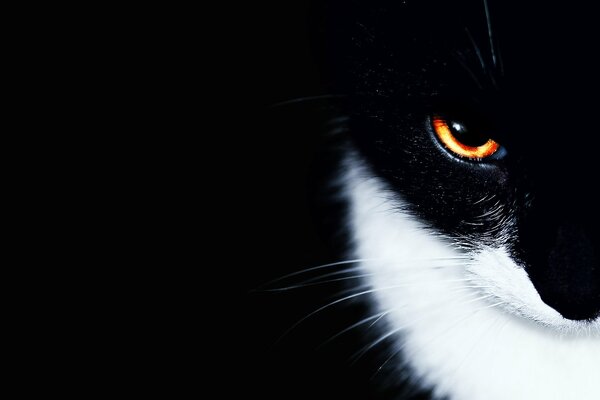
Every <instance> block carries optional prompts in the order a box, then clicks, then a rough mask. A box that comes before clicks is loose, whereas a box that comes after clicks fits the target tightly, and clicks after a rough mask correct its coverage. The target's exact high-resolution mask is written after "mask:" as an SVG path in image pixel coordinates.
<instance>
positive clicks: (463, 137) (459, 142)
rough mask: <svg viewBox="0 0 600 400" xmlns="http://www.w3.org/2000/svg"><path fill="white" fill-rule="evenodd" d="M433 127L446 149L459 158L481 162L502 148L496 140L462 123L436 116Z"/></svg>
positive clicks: (433, 119)
mask: <svg viewBox="0 0 600 400" xmlns="http://www.w3.org/2000/svg"><path fill="white" fill-rule="evenodd" d="M432 125H433V130H434V131H435V134H436V135H437V137H438V139H439V140H440V142H441V143H442V144H443V145H444V147H446V148H447V149H448V150H450V151H451V152H452V153H454V154H456V155H458V156H459V157H463V158H468V159H471V160H481V159H484V158H487V157H490V156H491V155H493V154H494V153H496V152H497V151H498V149H499V148H500V145H499V144H498V143H497V142H495V141H494V140H492V139H489V138H487V137H485V136H482V135H481V134H478V133H477V132H475V131H471V130H469V129H468V128H467V127H466V126H465V125H464V124H462V123H460V122H457V121H453V120H450V119H446V118H443V117H440V116H434V117H433V118H432Z"/></svg>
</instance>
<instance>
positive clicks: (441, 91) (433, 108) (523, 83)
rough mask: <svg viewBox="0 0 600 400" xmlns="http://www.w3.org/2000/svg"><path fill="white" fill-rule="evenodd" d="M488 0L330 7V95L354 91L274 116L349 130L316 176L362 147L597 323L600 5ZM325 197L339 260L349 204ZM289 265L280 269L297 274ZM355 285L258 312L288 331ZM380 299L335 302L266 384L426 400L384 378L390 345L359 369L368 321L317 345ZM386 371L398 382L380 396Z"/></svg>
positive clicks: (319, 45) (545, 291)
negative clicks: (436, 124)
mask: <svg viewBox="0 0 600 400" xmlns="http://www.w3.org/2000/svg"><path fill="white" fill-rule="evenodd" d="M488 3H489V4H488V11H489V19H488V15H486V10H485V7H484V5H485V3H484V1H483V0H460V1H443V0H406V1H402V0H371V1H364V0H363V1H359V0H329V1H327V2H317V4H315V6H314V17H313V21H319V23H318V24H317V25H318V27H319V28H318V29H316V30H315V32H316V33H315V35H314V36H315V43H316V45H315V48H316V49H317V53H318V57H319V61H320V64H321V66H322V69H323V80H324V81H325V83H326V85H327V89H328V92H329V93H331V94H335V95H336V96H337V95H340V96H342V97H339V98H335V99H328V100H327V99H324V100H319V101H316V102H310V105H309V106H307V105H306V103H305V104H304V105H301V106H300V107H298V106H297V105H296V106H294V105H291V106H289V108H293V109H295V110H296V111H295V112H289V108H288V109H287V110H288V111H282V110H281V108H274V109H271V110H270V111H269V114H268V119H272V118H273V115H276V116H278V117H281V115H282V113H283V114H284V115H285V117H284V118H282V119H284V120H285V118H288V121H289V125H293V127H291V126H288V127H287V129H288V130H287V131H286V123H285V122H283V123H281V124H278V125H277V128H276V131H277V132H278V134H287V132H289V131H290V130H291V131H294V132H296V136H300V135H302V131H303V130H304V131H305V132H308V131H310V132H311V134H313V135H314V133H315V132H319V131H327V132H328V133H327V134H329V135H330V134H331V131H332V130H334V129H335V130H337V134H336V135H334V137H335V139H334V140H333V141H334V145H333V147H334V148H335V149H336V150H335V151H333V152H329V151H327V152H325V153H324V154H322V157H318V159H319V160H325V161H321V162H317V166H316V169H315V171H317V172H315V176H317V177H319V179H316V178H315V177H314V176H313V178H311V180H312V181H313V182H315V181H316V180H324V181H327V177H328V176H329V175H327V173H331V172H332V168H333V165H335V160H336V158H335V157H337V156H338V155H339V150H340V149H341V150H342V151H343V146H345V145H350V146H352V147H353V148H355V149H357V150H358V151H359V152H361V153H362V155H363V156H364V157H365V158H366V159H367V160H368V162H369V163H370V164H371V165H372V166H373V168H374V169H375V170H376V171H377V173H378V174H379V175H380V176H382V177H383V178H384V179H385V180H386V181H387V182H388V183H389V184H390V185H391V186H392V188H393V189H394V190H395V191H397V192H398V193H399V194H401V195H402V196H403V198H404V199H406V200H407V203H408V205H407V207H409V208H410V210H411V211H412V212H413V213H415V214H416V215H418V216H419V217H420V218H422V219H423V220H424V221H426V222H427V223H429V224H430V225H432V226H433V227H435V228H437V229H439V230H441V231H442V232H443V233H445V234H447V235H449V236H450V237H453V238H454V239H455V241H456V242H457V243H459V244H460V245H463V246H467V247H474V246H478V245H480V244H485V245H490V246H494V245H496V244H498V243H501V242H507V244H508V245H509V248H510V250H511V253H512V254H511V255H512V256H513V258H514V259H515V260H517V261H518V262H521V263H522V264H523V265H524V266H525V268H526V270H527V272H528V273H529V275H530V277H531V279H532V281H533V283H534V285H535V287H536V288H537V290H538V291H539V293H540V295H541V297H542V299H543V300H544V301H545V302H546V303H547V304H548V305H550V306H552V307H554V308H555V309H556V310H558V311H559V312H560V313H561V314H562V315H563V316H565V317H566V318H569V319H575V320H584V319H592V318H595V317H597V316H598V314H599V312H600V267H599V259H598V257H599V256H600V252H599V246H600V239H599V237H598V235H599V234H598V227H599V226H600V225H599V223H600V221H599V219H600V218H599V216H598V211H597V208H596V207H597V206H598V204H599V201H598V200H599V199H598V194H597V191H596V190H595V183H596V180H597V179H596V178H595V175H596V171H597V169H598V167H597V165H596V162H597V156H596V154H597V153H598V149H597V148H596V145H595V142H594V137H593V135H594V134H595V130H596V125H595V115H596V109H597V100H596V98H595V97H594V95H595V93H597V89H598V86H599V83H600V78H599V77H598V72H597V71H598V65H597V61H596V57H595V54H594V53H595V49H596V43H597V39H598V33H597V32H596V30H595V28H594V27H595V25H596V22H595V16H596V14H595V12H594V8H593V6H591V5H589V4H587V3H585V2H583V1H578V2H576V3H572V2H571V3H569V5H568V7H567V6H565V5H564V4H563V3H560V4H557V5H554V4H550V3H548V2H542V1H538V0H536V1H529V2H527V4H523V2H521V1H516V0H508V1H506V0H502V1H500V0H489V2H488ZM490 27H491V29H490ZM490 30H491V36H490ZM299 104H302V102H300V103H299ZM332 104H335V106H332ZM436 114H441V115H444V116H446V117H447V118H449V119H454V120H457V121H461V122H463V123H464V124H465V125H466V126H468V127H469V129H475V130H477V131H478V132H480V133H481V135H484V136H486V137H487V136H489V137H491V138H493V139H494V140H496V141H497V142H499V143H500V144H501V146H502V148H501V150H500V151H499V152H498V153H497V154H496V155H494V156H493V157H491V158H489V159H486V160H480V161H472V160H465V159H460V158H458V157H457V156H455V155H453V154H452V153H451V152H449V151H448V150H446V149H445V148H444V147H443V146H441V145H440V144H439V143H438V141H437V140H436V138H435V135H434V133H433V131H432V127H431V117H432V116H433V115H436ZM315 115H318V117H317V118H315ZM300 120H301V121H303V122H302V124H301V125H300V126H298V121H300ZM332 120H334V121H335V123H330V121H332ZM328 121H329V122H328ZM331 145H332V143H331V142H328V143H327V144H322V146H324V147H328V148H330V147H331ZM277 151H282V150H281V149H279V150H277ZM283 151H285V150H283ZM332 157H333V158H332ZM274 168H275V167H274ZM323 171H328V172H327V173H325V172H323ZM319 193H322V192H319ZM312 198H313V199H315V198H316V199H317V202H318V203H320V204H321V206H319V207H320V210H321V211H320V212H318V213H317V219H318V220H320V221H324V220H325V222H326V223H325V225H326V226H327V227H329V228H328V229H326V230H325V232H327V234H326V235H325V236H326V237H328V238H330V239H331V238H334V240H333V242H334V245H333V246H331V245H329V249H331V248H333V249H334V251H333V252H332V253H329V252H328V251H327V250H322V251H323V253H322V254H320V257H317V259H318V260H320V261H323V262H325V261H331V260H335V257H336V255H332V254H337V256H339V252H338V250H341V252H343V243H344V238H345V236H344V232H343V230H340V229H338V228H341V227H343V226H341V225H339V223H340V222H339V221H340V220H342V219H343V212H344V209H343V204H340V203H333V204H332V203H331V202H328V203H327V204H328V206H327V207H325V208H323V206H322V204H323V202H322V201H319V200H320V199H322V197H319V196H316V197H315V196H313V197H312ZM329 198H331V197H329ZM490 210H495V212H494V213H489V211H490ZM511 222H514V224H512V225H511ZM331 227H333V228H331ZM325 242H327V241H326V240H324V239H319V243H321V244H322V243H325ZM328 243H330V242H328ZM324 247H327V246H324ZM288 266H289V263H288ZM296 267H298V263H296ZM278 272H281V273H277V274H276V275H275V276H273V277H276V276H281V275H284V274H285V272H286V271H278ZM350 284H351V282H350ZM347 288H348V285H345V284H343V285H342V284H340V285H338V284H332V285H331V286H328V287H325V288H323V291H322V292H318V293H315V292H314V291H311V292H310V293H309V294H308V296H307V297H308V298H306V297H304V298H303V300H292V303H293V307H291V308H289V310H291V311H290V312H291V313H292V315H293V316H294V317H296V318H293V317H289V318H284V319H283V320H282V321H281V323H280V324H279V323H278V324H275V323H274V322H273V321H271V320H268V318H269V315H275V316H274V317H273V318H275V319H277V318H279V316H280V315H282V314H285V313H286V312H287V310H288V308H287V306H284V305H283V304H281V303H280V304H277V305H274V306H273V305H272V306H270V307H272V309H269V308H266V310H267V311H263V314H262V315H263V317H262V319H259V321H262V323H263V324H265V327H263V328H264V331H265V332H266V331H269V329H272V331H271V332H270V334H271V337H272V336H276V335H274V334H273V331H276V332H278V333H282V332H283V331H285V328H287V327H289V326H290V325H292V324H293V323H294V321H296V320H297V319H298V317H302V316H304V315H306V313H308V312H310V311H312V310H314V309H316V308H318V307H319V306H320V305H322V304H324V301H321V300H324V299H325V298H326V297H327V295H328V294H334V293H335V292H337V291H338V290H344V289H347ZM311 290H312V289H311ZM268 301H269V300H265V302H262V300H261V302H259V303H260V306H261V307H266V306H265V305H264V304H265V303H266V302H268ZM275 301H276V302H277V301H279V300H275ZM288 304H289V303H288ZM299 304H302V306H299ZM365 307H366V306H365V305H364V304H360V303H359V304H356V305H355V306H353V307H350V308H343V307H342V308H341V309H340V308H335V309H333V310H328V314H326V315H327V316H332V315H333V317H327V316H325V317H324V318H322V319H317V320H316V321H313V323H310V322H309V324H308V325H303V326H302V328H300V329H301V331H300V333H299V334H297V335H298V336H294V337H293V339H292V340H291V341H290V342H288V345H287V347H288V348H293V347H295V346H297V347H298V348H299V349H300V350H289V349H288V350H281V349H279V350H276V351H275V354H276V355H275V356H272V355H271V357H272V358H267V360H270V362H273V363H274V364H275V366H274V367H273V366H271V367H269V368H266V369H265V370H266V371H268V372H269V373H271V374H274V375H273V376H274V378H275V380H279V382H278V383H273V382H271V380H270V379H263V380H259V383H258V384H257V385H258V386H259V387H262V388H264V387H266V385H269V384H271V385H274V386H273V387H274V388H277V390H275V389H273V387H272V388H271V389H272V390H271V391H270V393H271V394H273V393H275V392H278V391H279V390H281V391H285V390H289V391H291V392H294V393H296V395H297V396H298V397H299V398H302V397H306V396H318V395H319V390H320V389H319V387H320V386H323V385H325V386H324V389H323V391H322V394H323V395H324V396H326V397H328V398H335V399H338V398H339V399H352V398H375V396H381V397H382V398H427V397H428V394H427V393H422V392H420V391H419V390H418V388H413V387H412V385H411V384H410V382H409V381H404V380H403V377H398V376H393V377H390V376H386V374H385V371H384V373H382V374H379V375H378V376H376V379H375V380H370V377H371V375H372V374H373V372H374V371H376V370H377V368H378V366H380V365H381V359H380V357H378V355H377V354H374V355H371V357H372V358H370V359H369V358H367V360H366V361H365V362H364V363H362V364H359V365H358V366H353V367H349V366H348V365H347V364H348V363H347V361H346V360H347V358H348V356H349V354H351V353H352V351H353V350H356V349H357V346H359V343H360V342H361V341H363V340H366V338H365V337H361V334H365V335H367V334H368V333H365V332H363V331H359V332H355V333H353V334H351V335H350V337H348V338H346V339H344V340H343V341H342V342H341V343H340V344H338V345H336V346H337V347H334V348H333V349H332V350H325V351H324V353H319V352H316V353H315V352H312V351H310V349H313V348H314V347H316V346H318V344H319V343H320V342H322V340H326V339H327V338H328V337H329V336H331V334H332V333H335V332H338V331H339V330H340V329H343V328H344V327H347V326H349V325H350V324H352V323H353V322H356V321H357V320H359V319H360V316H361V315H363V314H364V313H365V312H366V311H367V310H366V309H365ZM367 308H368V307H367ZM270 312H272V313H270ZM259 324H260V322H259ZM274 325H277V327H274ZM256 329H258V328H256ZM258 332H263V330H261V329H258ZM308 332H310V333H308ZM352 335H354V336H352ZM306 336H308V337H306ZM284 347H285V345H284ZM267 362H269V361H267ZM278 363H279V364H278ZM278 365H281V367H278ZM286 368H287V369H286ZM313 369H314V371H313ZM311 371H312V372H311ZM315 371H316V372H315ZM294 375H297V376H294ZM302 376H305V377H306V379H307V380H308V381H309V383H306V386H302V385H303V382H304V380H303V378H302ZM328 379H329V384H330V386H327V385H328ZM386 379H392V380H393V379H396V380H397V381H396V382H395V383H396V384H395V385H388V386H386V387H388V388H389V389H388V391H381V390H380V388H381V387H383V384H384V383H389V381H387V382H386ZM297 386H302V389H298V387H297ZM258 391H260V389H259V390H258ZM281 396H282V397H285V398H290V397H291V396H292V395H291V394H290V393H289V392H287V393H282V394H281Z"/></svg>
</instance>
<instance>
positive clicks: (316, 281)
mask: <svg viewBox="0 0 600 400" xmlns="http://www.w3.org/2000/svg"><path fill="white" fill-rule="evenodd" d="M464 266H465V265H464V264H444V265H442V266H429V265H427V266H422V265H420V266H416V267H400V269H399V270H397V271H396V270H394V271H387V272H384V273H382V272H378V273H368V274H358V275H352V276H347V277H343V278H337V279H327V280H321V279H324V278H328V277H332V276H337V275H343V274H348V273H351V272H355V271H361V270H363V268H362V267H356V268H348V269H344V270H342V271H336V272H330V273H327V274H323V275H319V276H316V277H314V278H310V279H307V280H305V281H302V282H300V283H298V284H296V285H291V286H285V287H281V288H272V289H261V290H260V291H261V292H264V293H270V292H285V291H288V290H294V289H303V288H307V287H313V286H318V285H323V284H327V283H334V282H342V281H346V280H353V279H360V278H366V277H369V276H377V275H384V274H397V273H399V272H407V271H412V270H418V271H426V270H431V269H446V268H450V267H464Z"/></svg>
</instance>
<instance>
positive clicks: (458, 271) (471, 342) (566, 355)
mask: <svg viewBox="0 0 600 400" xmlns="http://www.w3.org/2000/svg"><path fill="white" fill-rule="evenodd" d="M346 167H347V171H346V176H345V180H344V182H345V186H346V193H347V195H348V196H349V199H350V205H351V220H350V224H351V229H352V231H353V232H354V233H353V245H354V251H355V253H356V254H355V256H356V257H357V258H362V259H368V260H373V259H376V260H377V261H365V262H363V264H362V268H364V269H365V272H366V273H367V274H373V275H372V276H370V277H369V278H368V280H367V281H368V283H369V284H370V285H371V286H372V288H373V289H375V290H377V291H376V292H375V293H374V294H373V297H374V299H375V302H376V304H377V306H378V308H379V309H380V311H381V312H383V311H389V313H387V314H386V319H387V321H388V328H389V329H391V330H392V331H396V332H397V334H394V335H391V336H390V337H391V338H393V339H394V340H395V343H396V345H395V347H396V351H397V352H399V353H401V354H402V356H403V357H402V358H404V359H405V360H408V363H409V366H410V369H411V370H412V372H413V375H414V376H415V379H417V380H418V381H419V382H420V384H421V385H422V386H423V387H427V388H431V389H433V391H434V393H435V395H436V396H437V397H440V398H441V397H444V396H448V397H449V398H450V399H453V400H482V399H486V400H496V399H498V400H500V399H501V400H506V399H527V400H537V399H544V400H547V399H557V400H558V399H561V400H564V399H577V400H592V399H593V400H598V399H600V321H594V322H591V323H582V322H576V321H569V320H565V319H564V318H562V317H561V315H560V314H559V313H557V312H556V311H555V310H553V309H552V308H550V307H548V306H547V305H546V304H544V303H543V302H542V300H541V299H540V296H539V295H538V293H537V291H536V290H535V288H534V286H533V285H532V284H531V281H530V280H529V278H528V276H527V273H526V272H525V271H524V270H523V268H521V267H520V266H518V265H517V264H515V262H514V261H513V260H512V259H511V258H510V257H509V256H508V253H507V252H506V250H504V249H502V248H485V249H481V250H479V251H476V252H475V251H472V252H467V251H466V250H464V249H461V247H460V246H457V245H456V244H454V243H452V242H451V241H450V240H447V239H444V238H443V237H442V236H441V235H440V234H439V233H437V232H435V230H434V229H432V227H427V226H425V225H424V224H423V223H421V222H419V221H417V220H416V219H415V217H413V216H411V215H409V214H408V213H407V212H406V211H402V209H403V207H402V200H401V199H400V198H399V197H398V196H397V195H396V194H395V193H393V192H391V191H389V190H388V189H387V188H386V187H385V185H384V184H383V182H382V181H381V180H379V179H378V178H376V177H373V176H372V174H371V173H370V172H369V170H368V168H366V167H365V166H363V165H361V163H360V162H359V161H358V158H357V157H356V156H353V157H352V158H351V159H350V161H349V162H348V163H347V164H346ZM387 333H389V332H387V331H382V332H381V337H384V336H385V335H386V334H387ZM373 350H375V349H373ZM394 361H396V359H395V358H391V359H390V362H394ZM400 367H401V366H400V365H399V366H398V368H400Z"/></svg>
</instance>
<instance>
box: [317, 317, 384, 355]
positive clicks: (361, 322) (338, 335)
mask: <svg viewBox="0 0 600 400" xmlns="http://www.w3.org/2000/svg"><path fill="white" fill-rule="evenodd" d="M388 312H389V311H384V312H381V313H378V314H375V315H372V316H370V317H367V318H364V319H362V320H360V321H358V322H356V323H354V324H352V325H350V326H349V327H347V328H345V329H344V330H342V331H339V332H338V333H336V334H335V335H333V336H332V337H330V338H329V339H327V340H326V341H325V342H323V343H321V344H320V345H319V347H317V349H321V348H322V347H324V346H326V345H327V344H329V343H331V342H332V341H334V340H335V339H337V338H338V337H340V336H342V335H343V334H344V333H346V332H349V331H351V330H352V329H354V328H357V327H359V326H361V325H364V324H366V323H367V322H370V321H372V320H373V319H375V322H377V321H379V320H380V319H381V318H382V317H383V316H384V315H386V314H387V313H388ZM371 325H372V324H371Z"/></svg>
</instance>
